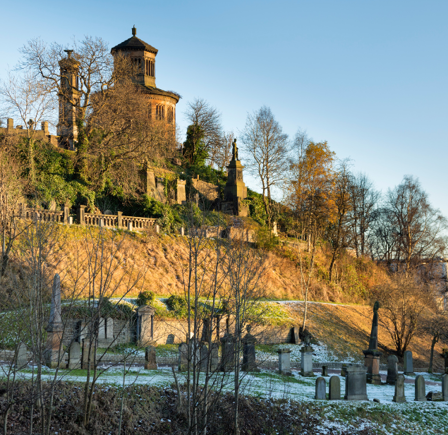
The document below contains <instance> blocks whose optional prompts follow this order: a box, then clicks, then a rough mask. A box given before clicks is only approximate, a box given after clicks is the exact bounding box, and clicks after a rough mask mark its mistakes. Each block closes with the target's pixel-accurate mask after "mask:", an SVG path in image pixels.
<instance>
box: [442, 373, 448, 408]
mask: <svg viewBox="0 0 448 435" xmlns="http://www.w3.org/2000/svg"><path fill="white" fill-rule="evenodd" d="M442 400H443V401H445V402H448V375H443V376H442Z"/></svg>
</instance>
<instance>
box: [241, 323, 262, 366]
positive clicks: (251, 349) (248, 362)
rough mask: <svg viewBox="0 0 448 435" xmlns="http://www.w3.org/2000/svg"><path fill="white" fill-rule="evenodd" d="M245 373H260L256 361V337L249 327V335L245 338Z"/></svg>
mask: <svg viewBox="0 0 448 435" xmlns="http://www.w3.org/2000/svg"><path fill="white" fill-rule="evenodd" d="M241 369H242V370H243V371H244V372H258V371H259V370H258V368H257V363H256V361H255V337H254V336H253V335H252V334H251V333H250V327H249V326H248V327H247V334H246V336H245V337H244V338H243V366H242V368H241Z"/></svg>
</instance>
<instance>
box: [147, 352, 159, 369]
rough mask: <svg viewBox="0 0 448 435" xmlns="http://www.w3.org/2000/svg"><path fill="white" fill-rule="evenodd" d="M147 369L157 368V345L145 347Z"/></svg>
mask: <svg viewBox="0 0 448 435" xmlns="http://www.w3.org/2000/svg"><path fill="white" fill-rule="evenodd" d="M145 369H146V370H157V360H156V347H155V346H147V347H146V348H145Z"/></svg>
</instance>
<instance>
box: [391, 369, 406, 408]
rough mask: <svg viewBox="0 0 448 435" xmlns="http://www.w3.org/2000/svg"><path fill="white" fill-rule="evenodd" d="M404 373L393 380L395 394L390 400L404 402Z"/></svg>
mask: <svg viewBox="0 0 448 435" xmlns="http://www.w3.org/2000/svg"><path fill="white" fill-rule="evenodd" d="M404 380H405V377H404V375H398V376H397V377H396V380H395V394H394V397H393V399H392V402H397V403H403V402H406V397H405V395H404Z"/></svg>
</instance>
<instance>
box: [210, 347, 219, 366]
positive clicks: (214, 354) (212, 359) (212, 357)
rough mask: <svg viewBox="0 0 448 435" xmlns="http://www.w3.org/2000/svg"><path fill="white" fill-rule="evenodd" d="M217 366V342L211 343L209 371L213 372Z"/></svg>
mask: <svg viewBox="0 0 448 435" xmlns="http://www.w3.org/2000/svg"><path fill="white" fill-rule="evenodd" d="M218 368H219V343H212V349H211V351H210V371H211V372H212V373H213V372H215V371H216V370H218Z"/></svg>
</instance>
